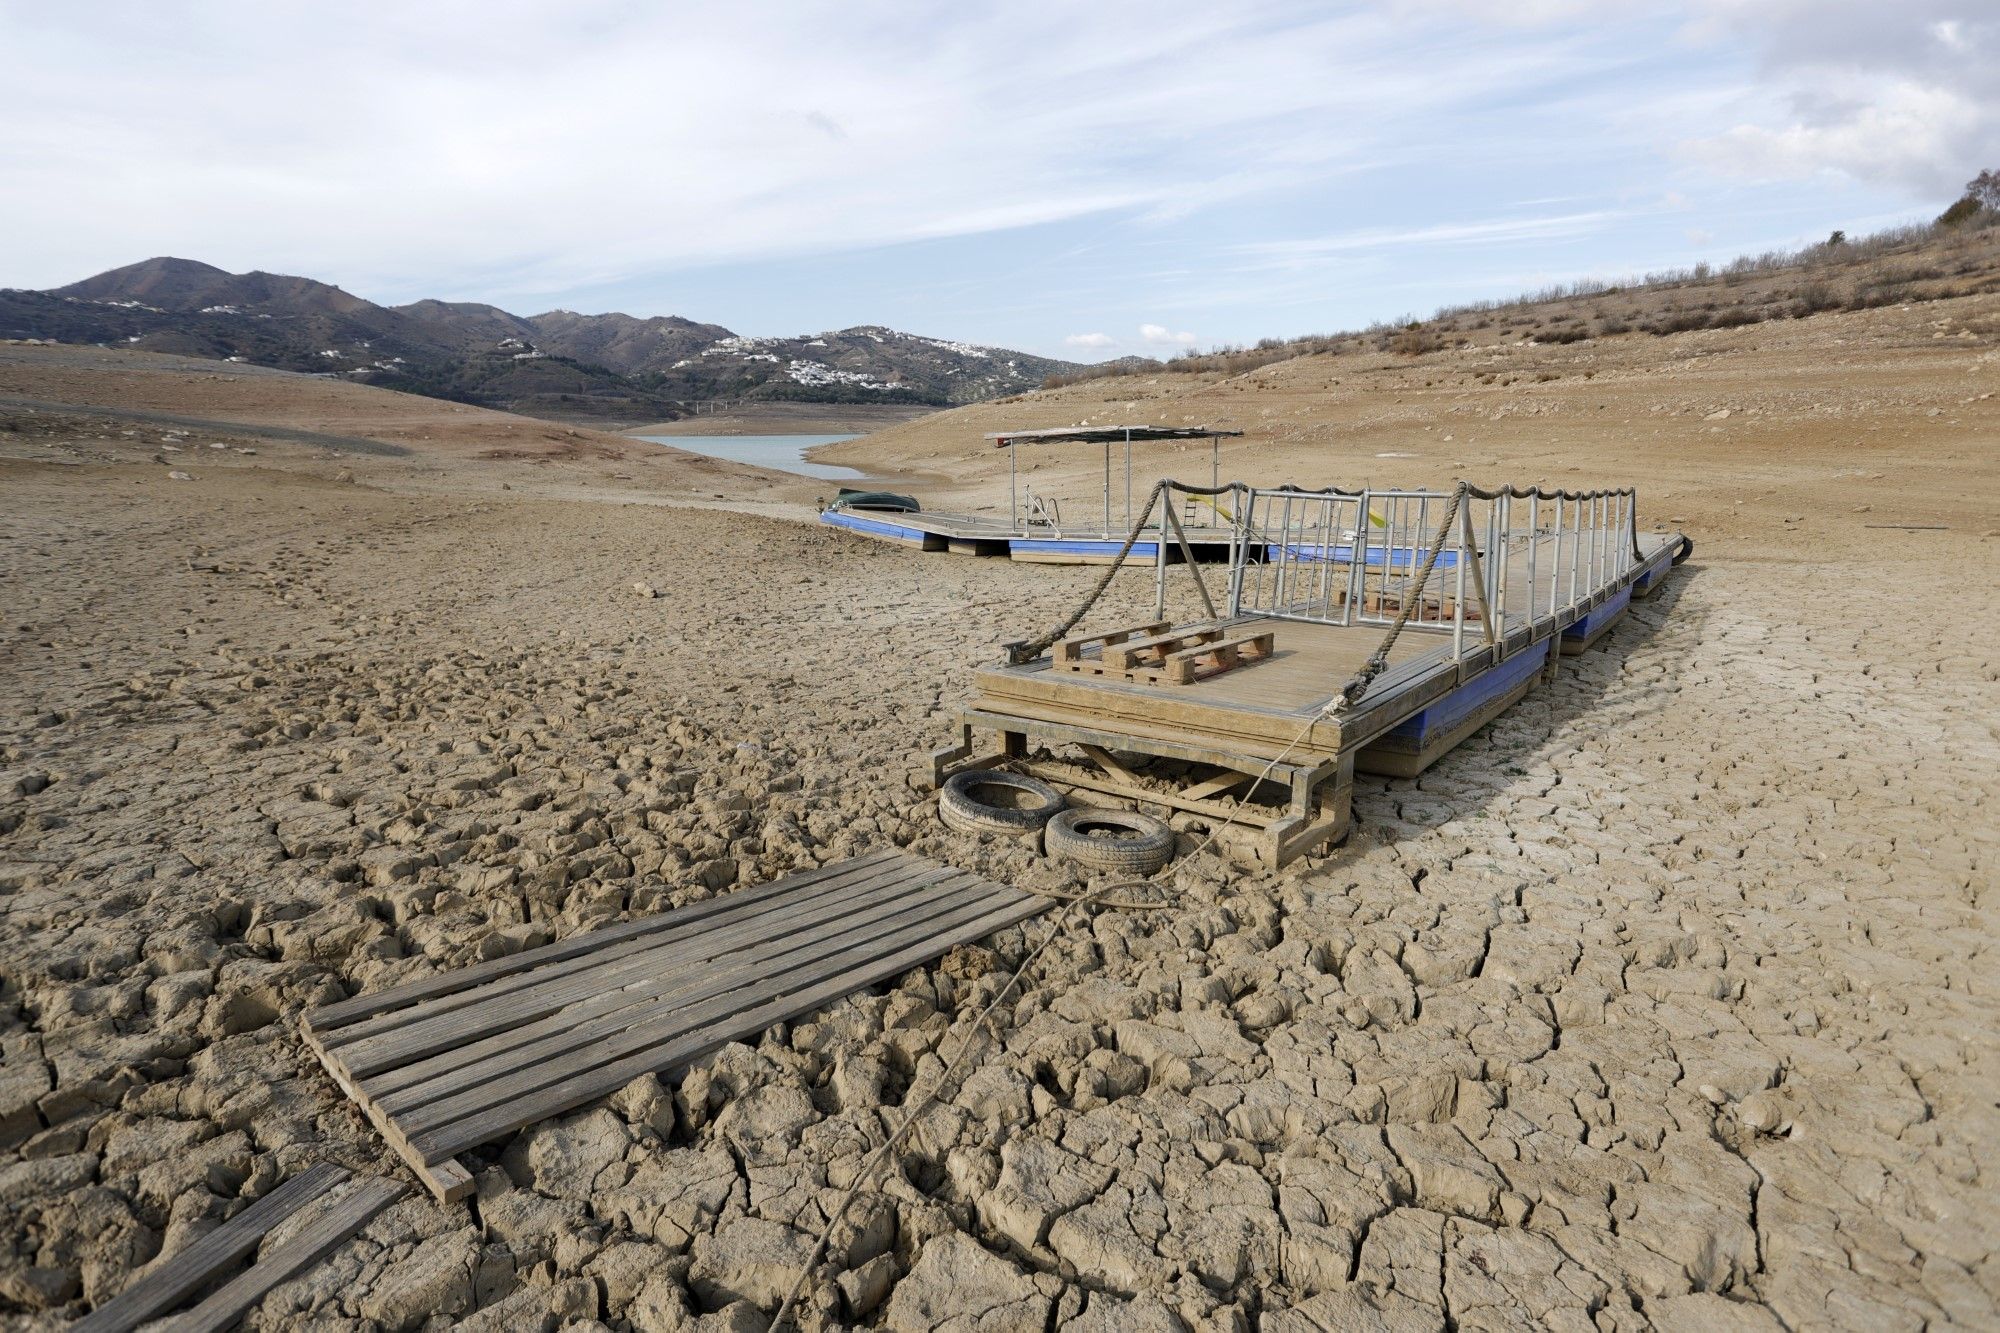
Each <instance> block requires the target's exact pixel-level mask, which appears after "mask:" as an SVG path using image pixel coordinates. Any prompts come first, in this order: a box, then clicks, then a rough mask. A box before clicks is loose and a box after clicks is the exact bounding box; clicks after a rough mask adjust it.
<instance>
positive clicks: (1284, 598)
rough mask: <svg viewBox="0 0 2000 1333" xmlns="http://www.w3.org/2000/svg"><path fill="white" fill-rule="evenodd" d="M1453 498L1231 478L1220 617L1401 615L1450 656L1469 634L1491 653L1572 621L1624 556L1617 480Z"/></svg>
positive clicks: (1335, 620)
mask: <svg viewBox="0 0 2000 1333" xmlns="http://www.w3.org/2000/svg"><path fill="white" fill-rule="evenodd" d="M1452 498H1453V494H1452V492H1449V491H1428V490H1374V489H1366V490H1360V491H1351V492H1349V491H1340V490H1325V491H1302V490H1297V489H1294V488H1290V487H1286V488H1276V489H1264V488H1254V487H1243V488H1241V489H1240V491H1239V492H1238V494H1237V495H1236V497H1235V504H1234V506H1233V508H1234V518H1235V525H1234V529H1233V533H1232V541H1231V560H1230V567H1229V589H1228V601H1227V605H1228V614H1229V615H1231V616H1250V615H1258V616H1270V617H1272V618H1275V619H1280V620H1299V621H1308V622H1314V623H1319V624H1327V625H1384V626H1387V625H1391V624H1394V623H1396V622H1397V621H1398V620H1399V619H1400V621H1401V622H1402V625H1403V627H1404V628H1406V629H1413V630H1423V631H1430V632H1434V633H1449V634H1450V635H1451V636H1452V644H1453V648H1454V651H1455V652H1456V653H1457V654H1458V655H1459V656H1461V657H1462V656H1463V655H1464V651H1465V646H1466V637H1467V634H1468V632H1469V633H1470V634H1472V635H1473V636H1475V642H1476V643H1483V644H1486V645H1489V646H1492V647H1494V648H1495V649H1496V654H1495V656H1496V660H1497V658H1498V657H1501V656H1505V655H1506V654H1507V652H1508V651H1510V647H1511V646H1515V645H1516V641H1517V640H1518V643H1520V644H1525V643H1530V642H1533V641H1534V640H1535V639H1538V638H1540V637H1542V635H1543V634H1544V633H1546V632H1547V631H1548V629H1549V628H1550V627H1551V626H1552V625H1553V624H1555V623H1557V622H1560V623H1563V624H1567V623H1569V622H1570V621H1572V620H1574V619H1575V618H1576V617H1577V616H1579V615H1580V614H1582V613H1583V612H1584V611H1585V610H1587V609H1588V607H1589V606H1591V605H1593V604H1595V602H1596V601H1598V600H1601V598H1602V597H1603V596H1604V595H1607V594H1608V592H1609V590H1610V589H1611V588H1612V587H1613V586H1614V585H1616V584H1617V583H1618V582H1619V580H1621V579H1622V578H1623V577H1624V576H1625V575H1626V574H1628V573H1629V572H1630V571H1631V570H1632V568H1633V566H1634V564H1635V563H1636V560H1637V557H1638V547H1637V541H1638V527H1637V522H1638V520H1637V514H1636V512H1635V510H1636V505H1635V500H1636V496H1635V493H1634V492H1633V491H1632V490H1630V489H1622V490H1602V491H1581V492H1577V491H1561V490H1555V489H1544V488H1541V487H1507V488H1504V489H1501V490H1496V491H1483V490H1479V489H1476V488H1472V487H1467V488H1465V490H1464V493H1463V495H1462V496H1461V497H1460V500H1459V503H1458V504H1457V505H1456V506H1454V505H1453V503H1452ZM1447 521H1449V523H1450V529H1449V530H1448V531H1441V530H1440V529H1441V527H1442V525H1444V524H1445V523H1446V522H1447ZM1434 547H1435V549H1436V556H1435V558H1434V559H1432V560H1431V561H1430V568H1429V570H1428V573H1426V571H1425V561H1426V558H1427V557H1429V556H1430V554H1431V551H1432V549H1433V548H1434ZM1420 585H1421V586H1420ZM1524 631H1525V632H1524Z"/></svg>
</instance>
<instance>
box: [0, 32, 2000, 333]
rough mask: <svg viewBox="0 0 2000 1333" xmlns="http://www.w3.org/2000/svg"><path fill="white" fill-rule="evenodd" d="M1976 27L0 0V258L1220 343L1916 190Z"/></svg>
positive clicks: (1938, 201)
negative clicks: (31, 0)
mask: <svg viewBox="0 0 2000 1333" xmlns="http://www.w3.org/2000/svg"><path fill="white" fill-rule="evenodd" d="M1996 42H2000V15H1996V14H1995V13H1994V11H1993V9H1992V4H1991V0H1898V3H1896V4H1894V5H1888V4H1883V3H1880V0H1630V2H1629V3H1620V4H1618V5H1616V6H1605V5H1602V4H1601V3H1600V4H1590V3H1586V0H1522V3H1520V4H1516V5H1491V4H1485V3H1479V2H1478V0H1378V2H1377V3H1371V4H1365V5H1358V6H1345V7H1339V8H1333V7H1328V6H1323V5H1319V4H1314V3H1311V2H1310V0H1243V3H1240V4H1236V5H1229V6H1217V5H1214V4H1211V3H1205V2H1203V0H1101V3H1099V4H1095V5H1091V6H1088V7H1081V8H1079V7H1075V6H1046V7H1037V6H1002V7H978V6H972V7H965V6H961V7H956V8H945V9H932V10H921V9H920V10H916V11H912V10H911V9H909V8H908V7H907V6H905V5H901V4H897V3H894V0H852V3H849V4H846V5H842V6H839V7H837V8H836V7H828V6H824V5H817V4H812V3H808V0H773V2H772V3H771V4H769V5H764V6H754V7H743V6H738V7H735V8H728V7H718V6H694V7H690V6H674V7H647V6H633V5H630V4H625V3H618V2H617V0H578V2H577V3H576V4H573V5H569V6H563V7H557V8H551V7H548V6H538V5H535V4H532V3H529V2H528V0H484V2H483V3H477V4H475V3H474V2H473V0H437V2H436V3H432V4H425V5H420V6H403V7H400V8H397V7H391V6H388V5H387V4H382V5H379V6H375V5H370V4H362V5H358V6H351V7H348V8H345V9H343V10H342V11H341V17H340V19H339V20H338V21H329V20H328V19H327V17H326V16H325V14H324V13H322V12H321V11H319V10H306V9H299V8H296V7H290V6H281V5H279V6H273V5H252V4H249V3H247V0H188V3H185V4H180V5H174V6H158V5H146V4H141V3H136V2H134V3H120V2H119V0H107V3H106V5H103V6H83V7H78V6H58V5H33V4H25V3H17V4H12V5H8V4H5V3H4V2H0V50H5V51H6V52H8V55H9V63H8V74H9V87H8V92H9V94H10V99H9V104H10V106H11V107H12V108H14V110H13V112H12V114H11V115H10V118H9V121H8V126H7V132H6V133H5V134H4V135H0V199H4V200H6V201H8V203H9V204H10V205H12V206H11V207H7V208H0V283H4V284H18V285H27V286H46V285H52V284H55V283H59V282H64V281H69V280H73V279H76V278H79V277H82V276H84V275H86V274H88V273H91V272H94V271H96V270H99V269H102V268H106V267H109V266H111V265H114V264H120V263H127V262H130V261H132V260H135V259H138V258H142V257H145V256H147V255H152V254H181V255H187V256H190V257H195V258H201V259H206V260H208V261H210V262H213V263H219V264H222V265H225V266H227V267H231V268H237V269H245V268H253V267H255V268H266V269H275V270H279V271H287V272H303V273H310V274H312V275H314V276H319V277H324V278H328V279H330V280H334V281H338V282H341V283H343V284H344V285H346V286H348V287H349V288H350V289H352V290H355V291H357V292H359V293H361V294H362V295H365V296H370V297H373V298H375V299H382V300H407V299H410V298H413V297H417V296H429V295H436V296H444V297H450V298H458V299H478V300H492V301H497V302H500V303H503V304H508V305H512V306H519V307H525V308H527V309H531V310H532V309H536V308H543V307H546V306H547V305H554V304H565V305H581V306H584V307H585V308H594V309H602V308H606V307H607V306H617V305H628V306H630V307H632V308H634V309H635V311H636V312H637V313H658V312H667V311H672V312H677V313H688V314H695V315H700V316H702V317H704V318H712V319H718V320H722V321H724V322H729V323H731V324H732V325H736V326H739V327H744V328H746V329H750V330H752V331H770V332H782V331H796V330H797V329H801V328H813V327H825V326H827V325H828V324H834V323H852V322H862V321H869V322H874V321H887V322H898V323H903V324H905V325H908V326H914V327H921V328H924V329H926V330H933V331H936V332H939V333H948V334H950V335H952V336H957V337H966V338H969V339H972V340H976V341H981V342H1006V343H1012V344H1014V345H1022V344H1028V345H1036V346H1041V347H1046V348H1048V349H1051V350H1054V349H1060V348H1062V347H1064V346H1070V347H1081V346H1082V345H1080V344H1074V343H1066V342H1065V340H1064V336H1063V331H1064V330H1069V329H1083V330H1098V329H1121V330H1122V329H1132V328H1136V327H1137V326H1138V325H1140V324H1142V323H1144V324H1148V325H1152V326H1153V327H1155V328H1157V329H1159V330H1161V331H1162V332H1163V334H1164V336H1165V337H1166V338H1167V339H1168V342H1167V343H1157V342H1154V343H1149V342H1148V340H1147V339H1146V337H1145V336H1144V335H1143V334H1140V335H1137V336H1136V337H1135V335H1133V334H1131V333H1125V334H1122V335H1120V337H1119V338H1118V339H1117V342H1118V344H1119V345H1121V346H1145V345H1151V346H1165V345H1173V344H1174V343H1176V342H1178V341H1179V340H1180V339H1181V338H1182V337H1183V334H1182V330H1184V329H1186V328H1187V327H1189V326H1192V327H1194V328H1198V329H1200V330H1202V332H1203V335H1204V336H1205V337H1225V338H1231V339H1237V338H1254V337H1256V336H1259V335H1261V334H1265V333H1283V332H1286V331H1287V329H1286V327H1284V326H1283V325H1282V324H1281V325H1279V326H1277V327H1274V326H1273V324H1272V321H1273V320H1279V319H1289V318H1297V319H1299V320H1301V321H1308V322H1309V327H1318V328H1330V327H1337V326H1338V325H1339V324H1340V323H1341V322H1342V321H1351V320H1355V319H1360V320H1363V321H1365V320H1366V319H1367V318H1371V317H1375V316H1381V315H1389V314H1394V313H1397V310H1395V309H1385V308H1383V307H1384V304H1385V303H1387V302H1390V301H1402V300H1405V299H1407V293H1406V292H1405V290H1404V289H1405V288H1406V287H1407V286H1408V284H1409V282H1410V281H1412V280H1418V281H1421V283H1423V284H1425V285H1426V286H1430V285H1448V284H1452V283H1460V284H1463V285H1465V286H1469V287H1474V288H1476V287H1477V285H1478V283H1480V282H1481V281H1484V280H1486V278H1487V277H1488V276H1490V275H1492V274H1494V273H1496V272H1500V271H1503V266H1502V265H1501V264H1499V263H1496V262H1495V261H1494V260H1493V258H1492V257H1491V255H1490V253H1489V252H1490V251H1492V250H1494V249H1498V248H1505V249H1506V250H1507V254H1506V255H1505V256H1504V271H1507V272H1515V271H1526V270H1536V269H1542V268H1546V269H1549V270H1569V269H1574V268H1577V267H1579V266H1583V265H1595V266H1598V267H1600V268H1604V269H1618V268H1635V267H1637V268H1643V267H1646V266H1649V265H1656V264H1657V263H1659V262H1661V255H1660V252H1661V251H1662V250H1663V249H1669V248H1670V247H1671V249H1670V252H1669V254H1668V259H1669V261H1670V260H1671V258H1672V250H1677V249H1678V248H1679V247H1682V246H1684V245H1685V244H1686V243H1687V242H1686V234H1687V232H1688V231H1689V230H1690V229H1695V230H1699V231H1701V232H1707V233H1713V235H1714V236H1715V237H1716V238H1717V242H1716V243H1717V244H1718V245H1731V244H1735V243H1737V242H1738V241H1739V239H1746V240H1747V239H1755V238H1751V237H1748V236H1747V235H1746V229H1745V228H1744V227H1742V226H1735V225H1732V224H1731V218H1732V217H1734V218H1745V217H1750V216H1752V215H1754V214H1756V213H1757V212H1758V211H1759V210H1768V209H1769V208H1771V207H1773V206H1776V207H1780V208H1786V209H1790V210H1792V211H1793V213H1795V214H1796V219H1795V220H1787V221H1786V222H1784V223H1783V224H1782V227H1783V229H1784V230H1786V231H1790V230H1792V229H1794V228H1803V227H1806V226H1808V225H1810V226H1812V227H1815V228H1817V229H1819V231H1820V232H1821V234H1823V233H1824V230H1825V229H1827V228H1829V227H1832V226H1851V225H1852V223H1853V219H1854V218H1855V217H1856V216H1858V215H1865V214H1879V213H1882V212H1885V211H1888V210H1892V209H1895V208H1905V209H1912V210H1914V209H1917V208H1920V207H1921V208H1924V209H1927V210H1928V211H1931V212H1935V210H1936V209H1937V208H1938V207H1941V206H1942V204H1943V202H1946V200H1947V199H1948V193H1947V192H1948V191H1949V190H1950V189H1951V188H1952V187H1953V186H1955V185H1956V183H1957V182H1959V181H1962V180H1964V179H1965V178H1966V177H1967V176H1969V175H1970V174H1971V173H1972V172H1973V171H1976V170H1977V169H1978V168H1980V167H1982V166H1990V165H1993V164H1994V163H1995V162H2000V51H1996ZM1799 181H1803V182H1805V184H1803V185H1799V184H1790V183H1786V184H1773V183H1772V182H1781V183H1782V182H1799ZM1670 191H1671V192H1673V193H1674V194H1676V195H1678V196H1679V198H1680V201H1681V205H1682V211H1681V213H1680V214H1679V216H1678V217H1676V218H1673V219H1671V220H1670V219H1669V218H1668V217H1667V216H1666V213H1667V211H1668V210H1666V209H1665V208H1663V207H1662V206H1661V204H1660V200H1661V199H1662V197H1663V196H1665V195H1667V194H1668V193H1669V192H1670ZM1940 195H1943V196H1945V197H1944V198H1940ZM1778 225H1779V224H1773V229H1777V227H1778ZM1287 312H1291V313H1290V314H1287Z"/></svg>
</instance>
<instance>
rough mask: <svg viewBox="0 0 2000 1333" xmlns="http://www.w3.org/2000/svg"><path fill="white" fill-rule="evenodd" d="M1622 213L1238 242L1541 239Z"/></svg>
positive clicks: (1323, 247) (1286, 246) (1269, 251)
mask: <svg viewBox="0 0 2000 1333" xmlns="http://www.w3.org/2000/svg"><path fill="white" fill-rule="evenodd" d="M1620 216H1622V214H1620V213H1617V212H1610V211H1597V212H1588V213H1560V214H1556V215H1553V216H1550V217H1532V218H1488V219H1485V220H1482V221H1479V222H1448V223H1439V224H1437V225H1435V226H1430V227H1415V228H1404V227H1367V228H1361V229H1359V230H1355V231H1345V232H1334V233H1331V234H1328V235H1324V236H1305V237H1297V238H1293V239H1288V240H1273V241H1253V242H1251V243H1249V244H1247V245H1240V246H1237V247H1236V251H1237V253H1239V254H1246V255H1274V256H1287V255H1298V256H1306V255H1323V254H1336V253H1339V252H1341V251H1347V250H1381V249H1386V248H1389V247H1394V246H1406V245H1465V244H1469V243H1473V242H1492V241H1520V240H1542V239H1546V238H1548V237H1552V236H1580V235H1582V234H1584V233H1585V232H1590V231H1596V230H1598V229H1600V228H1602V227H1603V226H1604V225H1605V224H1606V223H1608V222H1611V221H1612V220H1614V219H1616V218H1618V217H1620Z"/></svg>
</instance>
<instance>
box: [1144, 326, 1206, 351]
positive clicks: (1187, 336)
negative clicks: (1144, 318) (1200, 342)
mask: <svg viewBox="0 0 2000 1333" xmlns="http://www.w3.org/2000/svg"><path fill="white" fill-rule="evenodd" d="M1139 341H1140V342H1143V343H1145V344H1147V345H1148V346H1150V347H1192V346H1193V345H1194V342H1195V336H1194V335H1193V334H1192V333H1175V332H1174V331H1173V330H1172V329H1170V328H1168V327H1167V326H1166V325H1164V324H1141V325H1140V326H1139Z"/></svg>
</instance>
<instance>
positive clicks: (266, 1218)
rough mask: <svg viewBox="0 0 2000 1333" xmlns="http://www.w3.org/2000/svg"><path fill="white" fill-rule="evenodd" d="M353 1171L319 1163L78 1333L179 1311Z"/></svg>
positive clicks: (107, 1331)
mask: <svg viewBox="0 0 2000 1333" xmlns="http://www.w3.org/2000/svg"><path fill="white" fill-rule="evenodd" d="M346 1179H347V1172H346V1170H345V1169H343V1168H342V1167H339V1166H335V1165H334V1164H333V1163H332V1162H319V1163H316V1164H315V1165H313V1166H309V1167H307V1168H306V1169H305V1170H304V1171H301V1172H300V1173H299V1174H298V1175H296V1176H293V1177H292V1178H291V1179H290V1180H288V1181H286V1182H285V1183H284V1184H282V1185H280V1186H278V1188H276V1189H274V1190H272V1191H271V1192H270V1193H269V1194H266V1195H265V1196H264V1197H263V1198H261V1199H259V1200H257V1201H256V1202H255V1203H253V1204H251V1205H250V1206H249V1207H248V1208H245V1209H244V1210H243V1211H242V1212H240V1213H238V1214H237V1215H236V1216H234V1217H232V1218H230V1219H229V1220H228V1221H227V1222H224V1223H223V1224H222V1225H221V1226H219V1227H217V1228H216V1229H215V1230H213V1231H211V1232H209V1233H208V1234H207V1235H206V1236H203V1237H202V1238H201V1239H199V1240H197V1241H195V1242H194V1243H193V1244H192V1245H189V1246H188V1247H187V1248H185V1249H183V1250H181V1251H179V1252H178V1253H176V1254H174V1255H172V1256H170V1257H169V1258H167V1259H165V1260H164V1261H162V1262H161V1263H159V1264H157V1265H155V1266H154V1267H153V1269H152V1271H151V1272H149V1273H147V1274H146V1275H145V1276H144V1277H142V1278H140V1279H139V1280H138V1281H136V1282H134V1283H132V1284H131V1285H130V1286H128V1287H126V1288H125V1290H123V1291H121V1292H119V1293H118V1294H117V1295H116V1296H115V1297H113V1298H112V1299H111V1300H109V1301H106V1302H105V1303H104V1304H103V1305H100V1306H99V1307H97V1309H95V1310H93V1311H91V1312H90V1313H89V1314H87V1315H85V1316H84V1317H83V1318H82V1319H80V1320H78V1321H77V1322H76V1323H75V1325H73V1328H74V1329H75V1331H76V1333H124V1330H126V1329H131V1328H137V1327H138V1326H139V1325H141V1324H143V1323H145V1322H146V1321H148V1320H150V1319H154V1318H157V1317H158V1316H159V1315H161V1314H162V1313H164V1312H166V1311H168V1310H171V1309H173V1308H174V1307H175V1306H176V1305H179V1304H180V1303H181V1302H182V1301H184V1300H186V1299H187V1298H188V1297H189V1296H190V1295H192V1294H194V1292H196V1291H198V1290H199V1289H200V1288H202V1287H203V1286H206V1285H207V1284H208V1283H209V1282H210V1281H212V1280H214V1278H215V1277H217V1276H218V1275H219V1274H220V1273H221V1272H222V1270H223V1269H224V1268H226V1267H228V1266H229V1265H230V1264H233V1263H235V1262H236V1261H237V1260H238V1259H241V1258H242V1257H243V1256H244V1255H246V1254H248V1253H250V1251H251V1250H253V1249H255V1248H256V1247H257V1242H258V1241H260V1240H262V1239H263V1238H264V1235H265V1234H266V1233H267V1232H269V1231H270V1230H271V1228H272V1227H275V1226H277V1225H278V1224H279V1223H280V1222H282V1221H284V1220H285V1219H286V1218H288V1217H290V1216H291V1215H292V1214H294V1213H296V1212H298V1211H299V1210H300V1209H301V1208H304V1207H306V1206H308V1205H309V1204H311V1203H312V1202H313V1201H314V1200H316V1199H319V1198H321V1197H323V1196H324V1195H325V1194H326V1193H327V1192H328V1191H330V1190H332V1189H333V1188H334V1187H335V1186H337V1185H339V1184H340V1182H342V1181H343V1180H346Z"/></svg>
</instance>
